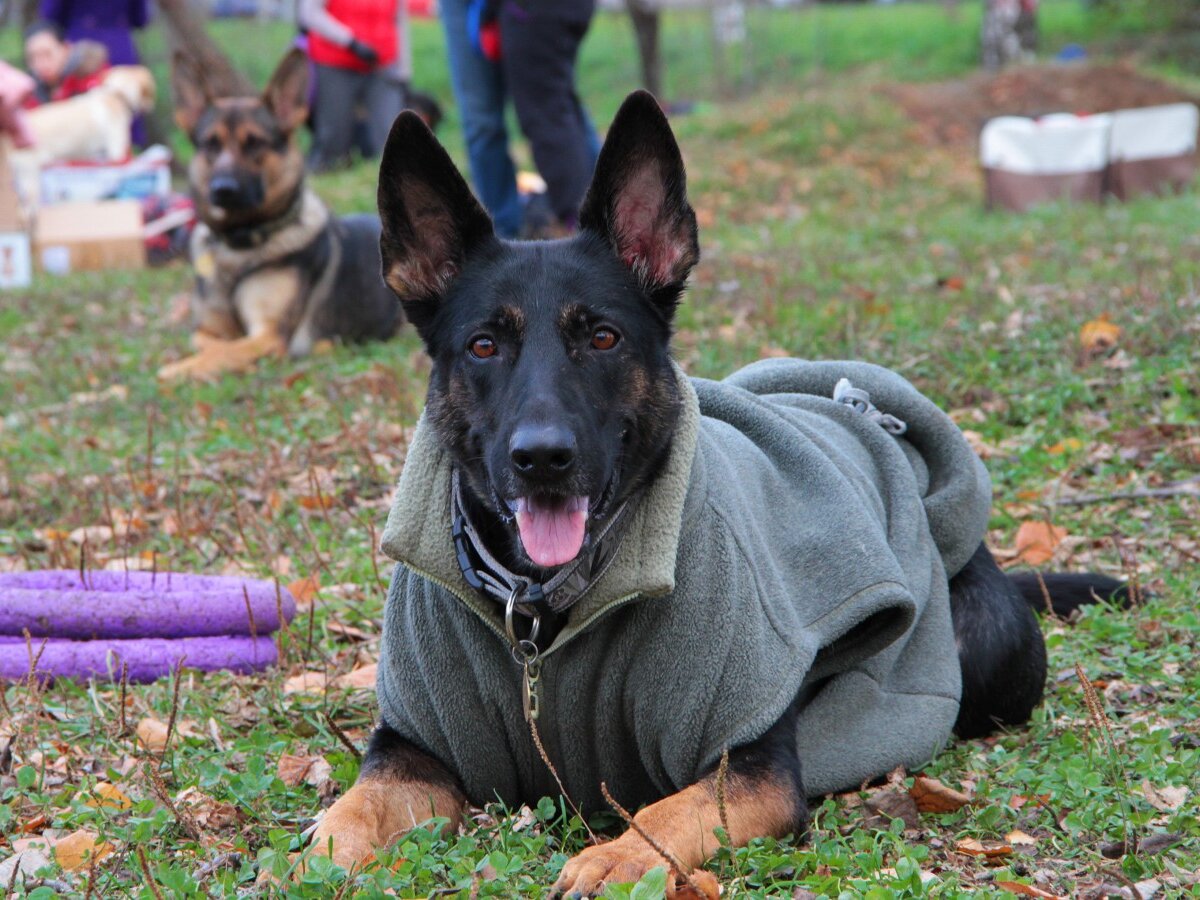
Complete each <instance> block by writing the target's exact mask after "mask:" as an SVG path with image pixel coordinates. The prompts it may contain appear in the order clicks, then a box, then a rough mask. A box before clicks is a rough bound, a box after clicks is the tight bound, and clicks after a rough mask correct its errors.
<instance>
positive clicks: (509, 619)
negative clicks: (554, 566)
mask: <svg viewBox="0 0 1200 900" xmlns="http://www.w3.org/2000/svg"><path fill="white" fill-rule="evenodd" d="M519 593H520V590H519V589H518V588H513V589H512V591H510V592H509V595H508V600H506V601H505V603H504V631H505V633H506V634H507V635H508V642H509V643H510V644H512V655H513V659H514V660H515V661H516V663H517V665H519V666H532V665H535V664H536V663H537V660H538V654H539V652H540V651H539V650H538V645H537V638H538V632H539V631H541V628H542V617H541V616H540V615H539V614H538V613H536V612H535V613H533V614H532V620H531V622H530V625H529V637H526V638H518V637H517V629H516V627H515V626H514V623H513V610H514V609H516V606H517V595H518V594H519Z"/></svg>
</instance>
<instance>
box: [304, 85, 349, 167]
mask: <svg viewBox="0 0 1200 900" xmlns="http://www.w3.org/2000/svg"><path fill="white" fill-rule="evenodd" d="M316 69H317V98H316V112H317V121H316V126H315V128H314V129H313V142H312V150H311V151H310V153H309V166H310V167H311V168H312V169H313V171H316V172H320V171H323V170H325V169H330V168H332V167H334V166H337V165H339V164H341V163H342V162H344V161H345V159H346V158H347V157H348V156H349V155H350V146H351V143H352V141H353V138H354V110H355V106H356V105H357V103H358V93H359V89H360V86H359V81H360V76H359V75H358V73H357V72H349V71H347V70H345V69H338V68H335V67H334V66H322V65H318V66H317V67H316Z"/></svg>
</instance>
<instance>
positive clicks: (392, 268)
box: [379, 110, 494, 334]
mask: <svg viewBox="0 0 1200 900" xmlns="http://www.w3.org/2000/svg"><path fill="white" fill-rule="evenodd" d="M379 218H380V221H381V223H382V226H383V233H382V234H381V235H380V238H379V249H380V252H381V255H382V257H383V280H384V281H386V282H387V284H388V286H389V287H390V288H391V289H392V291H394V292H395V294H396V296H397V297H399V298H400V302H401V303H402V304H403V305H404V311H405V314H406V315H407V316H408V320H409V321H410V322H412V323H413V326H414V327H415V328H416V329H417V330H418V331H419V332H421V333H422V334H424V333H425V327H426V326H427V325H428V324H429V322H430V321H431V320H432V319H433V316H434V314H435V313H436V312H437V307H438V303H439V302H440V301H441V299H442V297H443V295H444V294H445V291H446V287H447V286H448V285H449V284H450V282H451V281H452V280H453V279H454V277H455V276H456V275H457V274H458V273H459V272H460V271H461V269H462V266H463V262H464V261H465V259H466V257H467V254H468V253H469V252H470V251H471V250H472V249H473V248H474V247H476V246H477V245H478V244H479V243H480V242H481V241H484V240H486V239H488V238H491V237H492V236H493V234H494V231H493V229H492V220H491V219H490V218H488V214H487V213H486V212H484V211H483V207H482V206H480V205H479V201H478V200H476V199H475V197H474V196H473V195H472V194H471V189H470V188H469V187H467V183H466V181H464V180H463V177H462V175H460V174H459V172H458V169H456V168H455V167H454V163H453V161H451V159H450V156H449V155H448V154H447V153H446V151H445V150H444V149H443V148H442V145H441V144H439V143H438V142H437V138H435V137H434V136H433V132H431V131H430V130H429V128H428V127H427V126H426V125H425V123H424V122H423V121H422V120H421V117H420V116H418V115H417V114H416V113H415V112H413V111H412V110H405V111H404V112H402V113H400V115H399V116H397V117H396V121H395V122H393V123H392V131H391V133H390V134H389V135H388V139H387V144H386V145H385V146H384V148H383V159H382V160H381V162H380V164H379Z"/></svg>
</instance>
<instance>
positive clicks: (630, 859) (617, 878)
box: [551, 832, 720, 900]
mask: <svg viewBox="0 0 1200 900" xmlns="http://www.w3.org/2000/svg"><path fill="white" fill-rule="evenodd" d="M666 865H667V863H666V861H665V860H664V859H663V858H662V856H661V855H659V853H658V852H657V851H656V850H654V848H652V847H651V846H650V845H649V844H647V843H646V842H645V841H644V840H642V838H641V837H639V836H638V835H637V834H636V833H634V832H626V833H625V834H623V835H622V836H621V837H619V838H617V839H616V840H615V841H609V842H608V843H607V844H599V845H597V846H595V847H588V848H587V849H586V850H584V851H583V852H582V853H579V854H578V855H577V856H574V857H572V858H571V859H569V860H567V864H566V865H565V866H563V870H562V873H561V874H560V875H559V876H558V881H556V882H555V883H554V890H553V892H552V893H551V896H553V897H569V898H579V897H599V896H600V895H601V894H603V893H604V890H605V888H606V887H608V886H609V885H613V884H630V883H633V882H635V881H638V880H639V879H640V878H641V877H642V876H643V875H645V874H646V873H647V872H649V871H650V870H651V869H655V868H665V867H666ZM719 896H720V887H719V886H718V884H717V879H716V877H714V876H713V874H712V873H711V872H705V871H703V870H698V871H694V872H693V873H692V874H691V876H690V877H688V878H680V877H679V876H678V874H677V873H676V872H675V871H674V870H671V871H669V872H668V877H667V897H669V898H675V900H693V898H694V900H717V897H719Z"/></svg>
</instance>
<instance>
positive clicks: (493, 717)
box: [378, 360, 991, 811]
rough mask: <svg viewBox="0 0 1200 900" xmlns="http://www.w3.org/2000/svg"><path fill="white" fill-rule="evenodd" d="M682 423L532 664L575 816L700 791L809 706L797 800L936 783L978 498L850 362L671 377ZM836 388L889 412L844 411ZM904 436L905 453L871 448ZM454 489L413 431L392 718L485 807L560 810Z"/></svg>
mask: <svg viewBox="0 0 1200 900" xmlns="http://www.w3.org/2000/svg"><path fill="white" fill-rule="evenodd" d="M677 377H678V378H679V382H680V387H681V391H682V395H683V400H684V402H683V411H682V415H681V417H680V420H679V426H678V430H677V432H676V435H675V439H674V442H673V445H672V450H671V453H670V456H669V460H668V463H667V465H666V468H665V470H664V472H663V473H662V475H661V476H660V477H659V478H658V479H657V480H656V481H655V482H654V483H653V484H652V485H651V486H650V488H649V489H648V490H647V491H646V492H645V494H644V495H643V496H642V497H641V498H639V499H638V501H637V503H636V506H635V507H633V508H632V509H631V510H630V511H629V513H628V515H630V516H631V519H630V522H629V525H628V531H627V532H626V534H625V537H624V540H623V542H622V543H621V546H620V549H619V551H618V552H617V556H616V559H615V560H614V561H613V563H612V565H611V566H610V567H609V568H608V569H607V571H605V572H604V574H603V575H602V577H601V578H600V579H599V581H597V582H596V584H595V585H594V586H593V587H592V588H591V589H590V590H589V591H588V592H587V593H586V594H584V595H583V597H582V598H581V599H580V600H579V601H578V602H577V603H576V605H574V606H573V607H571V609H570V612H569V618H568V621H567V624H566V626H565V627H564V628H563V629H562V631H561V632H560V633H559V634H558V636H557V637H556V638H555V641H554V643H553V644H552V645H551V646H550V647H549V648H548V649H546V650H545V651H544V652H543V655H542V667H541V680H540V684H539V696H540V705H541V712H540V717H539V718H538V726H539V731H540V734H541V737H542V740H543V743H544V745H545V748H546V751H547V752H548V754H549V756H550V757H551V759H552V760H553V761H554V763H555V765H556V767H557V768H558V771H559V774H560V775H561V777H562V780H563V783H564V784H565V786H566V790H567V792H568V793H569V794H570V796H571V798H572V799H573V800H574V801H575V802H576V803H577V804H579V805H580V806H582V807H583V808H584V810H585V811H586V810H596V809H601V808H605V804H604V801H603V799H602V797H601V794H600V783H601V782H605V783H607V784H608V786H609V788H610V790H612V791H613V793H614V796H615V797H616V798H617V799H618V800H620V801H622V802H623V803H626V804H628V805H637V804H639V803H643V802H647V801H651V800H654V799H657V798H659V797H662V796H665V795H666V794H668V793H671V792H674V791H677V790H680V789H682V788H683V787H685V786H687V785H688V784H690V783H692V782H694V781H695V780H696V779H697V778H698V777H700V776H701V775H702V774H703V773H704V772H705V771H706V770H707V769H708V768H709V767H711V766H712V765H713V764H714V763H715V762H716V761H717V760H718V759H719V758H720V755H721V753H722V751H723V750H724V749H725V748H730V749H733V748H736V747H738V746H739V745H743V744H746V743H747V742H750V741H753V740H755V739H756V738H758V737H759V736H761V735H762V734H763V733H764V732H765V731H767V729H768V728H770V727H771V725H773V724H774V723H775V722H776V721H777V720H778V719H779V717H780V716H781V715H782V714H783V713H784V711H785V710H786V709H787V707H788V706H789V704H791V703H792V701H793V700H794V699H795V698H797V697H800V698H801V699H802V704H803V705H802V710H801V713H800V718H799V725H798V732H797V737H798V742H799V756H800V764H801V770H802V774H803V778H804V783H805V787H806V789H807V791H808V793H809V795H810V796H816V795H820V794H823V793H827V792H830V791H835V790H842V789H846V788H851V787H855V786H857V785H858V784H860V783H861V782H863V781H864V780H866V779H869V778H873V777H876V776H879V775H881V774H884V773H886V772H888V771H890V770H891V769H893V768H894V767H895V766H897V765H906V766H910V767H911V766H917V765H920V764H922V763H925V762H926V761H928V760H929V759H930V758H931V757H932V756H933V755H934V754H935V753H936V752H937V751H938V750H939V749H940V748H941V746H942V745H943V744H944V743H945V742H946V740H947V739H948V738H949V736H950V731H951V726H952V725H953V723H954V720H955V716H956V714H957V712H958V700H959V696H960V690H961V688H960V681H959V666H958V659H957V655H956V652H955V644H954V634H953V630H952V628H951V621H950V608H949V597H948V588H947V579H948V577H949V576H951V575H953V574H955V573H956V572H958V570H959V569H961V568H962V566H963V565H964V564H965V563H966V562H967V560H968V559H969V558H970V556H971V554H972V553H973V552H974V551H975V549H976V548H977V547H978V546H979V544H980V542H981V541H982V540H983V536H984V530H985V527H986V524H987V518H988V511H989V507H990V503H991V490H990V485H989V482H988V477H987V473H986V471H985V470H984V468H983V465H982V464H981V463H980V461H979V459H978V458H977V457H976V456H975V454H974V453H973V452H972V451H971V449H970V447H969V446H968V445H967V443H966V441H965V440H964V439H963V437H962V435H961V433H960V432H959V430H958V428H957V427H956V426H955V425H954V423H953V422H951V421H950V419H949V418H947V417H946V415H945V414H944V413H942V412H941V411H940V410H939V409H938V408H937V407H936V406H934V405H933V403H931V402H930V401H929V400H928V399H926V398H925V397H924V396H922V395H921V394H920V393H918V392H917V390H916V389H915V388H913V386H912V385H910V384H909V383H908V382H907V381H905V380H904V379H903V378H901V377H900V376H899V375H896V374H894V373H892V372H890V371H888V370H886V369H881V368H879V367H877V366H872V365H869V364H866V363H860V362H806V361H801V360H768V361H764V362H760V363H757V364H755V365H751V366H749V367H747V368H745V369H742V370H741V371H739V372H737V373H735V374H734V375H732V376H730V377H729V378H727V379H725V380H724V381H719V382H717V381H707V380H704V379H698V378H697V379H689V378H687V377H686V376H684V375H683V374H682V373H681V372H677ZM842 378H848V379H849V380H850V381H851V382H852V384H853V386H854V387H855V388H857V389H859V390H865V391H867V392H868V393H869V394H870V403H871V404H873V406H874V407H875V408H877V410H878V411H879V412H876V413H874V414H868V413H866V412H863V411H862V410H861V409H857V410H856V409H855V408H853V407H852V406H850V405H847V404H846V403H844V402H836V401H834V400H833V399H832V398H833V394H834V389H835V385H836V384H837V382H838V381H839V380H840V379H842ZM879 413H886V414H890V415H891V416H894V417H896V418H898V419H901V420H903V421H904V422H906V423H907V431H906V432H905V433H904V435H903V436H902V437H897V436H895V435H893V434H892V433H889V431H888V430H886V429H885V428H884V427H883V426H882V425H881V424H880V422H879V420H878V419H879ZM450 481H451V466H450V460H449V458H448V456H447V455H446V453H445V452H444V451H443V450H442V449H441V447H440V446H439V444H438V442H437V440H436V437H435V435H434V434H433V432H432V429H431V428H430V426H429V425H428V423H426V422H425V421H422V422H421V423H420V424H419V425H418V427H417V432H416V435H415V436H414V439H413V442H412V444H411V446H410V448H409V453H408V459H407V462H406V464H405V467H404V472H403V474H402V476H401V478H400V485H399V489H398V491H397V494H396V498H395V502H394V504H393V506H392V509H391V513H390V515H389V518H388V523H387V528H386V530H385V532H384V536H383V549H384V551H385V552H386V553H387V554H388V555H389V556H390V557H392V558H393V559H395V560H396V561H397V562H398V563H399V565H398V566H397V567H396V570H395V574H394V575H393V579H392V584H391V589H390V592H389V595H388V600H387V607H386V612H385V616H384V637H383V645H382V655H381V660H380V665H379V680H378V695H379V702H380V706H381V712H382V718H383V720H384V721H385V722H387V723H388V724H389V725H390V726H391V727H393V728H395V729H396V730H397V731H398V732H399V733H400V734H402V735H403V736H405V737H406V738H408V739H409V740H411V741H412V742H414V743H415V744H416V745H417V746H419V747H421V748H423V749H425V750H426V751H428V752H429V753H431V754H432V755H433V756H435V757H436V758H437V759H439V760H441V761H442V762H443V763H444V764H446V765H447V766H448V767H449V769H450V770H451V771H452V772H453V773H454V774H455V775H456V776H457V777H458V778H459V780H460V781H461V783H462V786H463V788H464V789H465V790H466V793H467V795H468V797H469V798H470V799H471V800H472V801H473V802H475V803H485V802H490V801H494V800H496V799H497V798H498V799H500V800H503V801H504V802H506V803H508V804H517V803H522V802H524V803H529V802H533V801H536V800H537V799H539V798H540V797H542V796H546V795H556V794H557V793H558V789H557V787H556V785H555V783H554V780H553V778H552V776H551V774H550V773H549V771H548V770H547V769H546V766H545V764H544V763H543V762H542V760H541V759H540V757H539V756H538V753H537V751H536V749H535V747H534V745H533V741H532V739H531V736H530V730H529V726H528V725H527V723H526V722H525V720H524V718H523V715H522V673H521V668H520V666H518V665H517V664H516V663H515V662H514V661H513V656H512V654H511V652H510V648H509V645H508V642H507V640H506V639H505V637H504V628H503V618H502V609H501V608H500V605H499V604H498V603H496V602H495V601H494V600H491V599H487V598H485V597H482V596H480V595H479V594H477V593H475V592H474V591H473V590H472V589H471V588H470V587H469V586H468V585H467V584H466V582H465V581H464V580H463V577H462V575H461V573H460V571H459V568H458V565H457V563H456V561H455V555H454V549H453V546H452V543H451V531H450V529H451V521H450Z"/></svg>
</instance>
